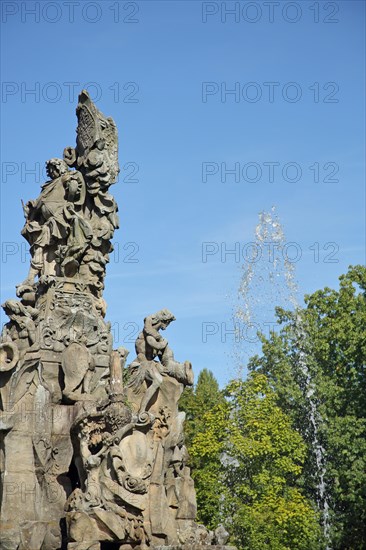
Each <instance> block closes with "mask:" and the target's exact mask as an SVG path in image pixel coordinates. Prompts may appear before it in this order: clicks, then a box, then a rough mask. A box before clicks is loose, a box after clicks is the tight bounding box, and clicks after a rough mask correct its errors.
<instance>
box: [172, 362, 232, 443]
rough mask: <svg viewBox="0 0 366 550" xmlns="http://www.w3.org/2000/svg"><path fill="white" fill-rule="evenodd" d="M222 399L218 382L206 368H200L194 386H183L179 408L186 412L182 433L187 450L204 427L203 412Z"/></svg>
mask: <svg viewBox="0 0 366 550" xmlns="http://www.w3.org/2000/svg"><path fill="white" fill-rule="evenodd" d="M223 400H224V396H223V393H222V392H221V391H220V388H219V383H218V381H217V380H216V378H215V377H214V375H213V373H212V372H211V371H210V370H208V369H203V370H201V372H200V373H199V375H198V379H197V383H196V385H195V386H194V388H189V387H186V388H185V390H184V392H183V394H182V396H181V398H180V401H179V408H180V409H181V410H182V411H184V412H185V413H186V421H185V426H184V433H185V441H186V446H187V448H188V450H189V448H190V445H191V443H192V441H193V439H194V437H195V435H196V434H197V433H199V432H202V431H204V429H205V426H204V422H203V414H204V413H205V412H207V411H210V410H211V409H212V408H213V407H214V406H215V405H217V404H218V403H220V402H222V401H223Z"/></svg>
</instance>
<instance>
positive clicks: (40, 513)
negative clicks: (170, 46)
mask: <svg viewBox="0 0 366 550" xmlns="http://www.w3.org/2000/svg"><path fill="white" fill-rule="evenodd" d="M76 112H77V117H78V128H77V142H76V147H75V148H73V147H66V148H65V150H64V155H63V159H59V158H53V159H51V160H49V161H48V162H47V173H48V176H49V180H48V181H47V182H46V183H45V184H44V185H43V186H42V188H41V192H40V195H39V197H38V198H37V199H35V200H30V201H28V202H27V203H26V204H25V205H23V209H24V215H25V224H24V227H23V230H22V235H23V236H24V237H25V239H26V240H27V241H28V243H29V245H30V253H31V262H30V268H29V273H28V275H27V277H26V279H25V280H24V281H23V282H22V283H20V284H19V285H18V286H17V295H18V298H19V300H7V301H6V302H5V303H4V304H3V306H2V307H3V309H4V311H5V313H6V314H7V315H8V317H9V322H8V323H6V325H5V326H4V328H3V331H2V334H1V338H0V437H1V439H0V465H1V483H0V506H1V509H0V518H1V520H0V548H1V549H2V550H21V549H23V550H30V549H32V550H38V549H39V550H59V549H61V548H62V550H66V548H67V549H68V550H72V549H73V550H100V549H101V548H104V547H107V546H105V545H108V543H113V544H114V545H115V546H113V548H117V547H119V548H120V549H122V550H128V549H131V550H132V549H133V548H135V547H138V548H140V549H141V550H145V549H147V548H152V547H156V546H162V545H174V546H177V545H186V544H195V545H197V544H198V545H202V544H205V545H207V544H211V542H212V541H213V540H214V536H216V539H215V540H217V541H218V542H219V544H224V542H223V541H224V539H225V536H224V533H223V531H222V530H221V531H219V532H218V533H217V534H216V535H214V533H211V532H209V531H207V529H205V528H204V527H203V526H199V525H197V524H196V523H195V516H196V498H195V491H194V484H193V480H192V478H191V476H190V470H189V467H188V453H187V449H186V447H185V445H184V435H183V423H184V413H183V412H180V411H179V410H178V401H179V398H180V395H181V393H182V391H183V388H184V386H185V385H190V384H192V383H193V373H192V366H191V363H190V362H189V361H185V362H183V363H180V362H178V361H177V360H176V359H175V358H174V354H173V352H172V350H171V348H170V346H169V344H168V341H167V340H166V339H165V338H164V337H163V336H162V334H161V331H163V330H165V329H166V328H167V327H168V326H169V324H170V323H171V322H173V321H174V320H175V317H174V315H173V314H172V313H171V312H170V311H168V310H167V309H162V310H160V311H158V312H157V313H155V314H153V315H149V316H147V317H146V318H145V320H144V327H143V330H142V332H141V333H140V334H139V336H138V338H137V340H136V345H135V349H136V358H135V359H133V361H132V362H131V363H130V364H129V365H128V366H126V361H127V356H128V350H126V349H125V348H118V349H117V350H114V349H113V342H112V335H111V327H110V324H109V323H108V322H106V321H105V320H104V316H105V313H106V304H105V302H104V300H103V297H102V292H103V288H104V277H105V270H106V264H107V263H108V260H109V254H110V252H111V251H112V244H111V239H112V237H113V233H114V230H115V229H116V228H117V227H118V216H117V210H118V208H117V205H116V203H115V200H114V198H113V197H112V195H111V194H110V193H109V187H110V186H111V185H112V184H114V183H115V182H116V179H117V175H118V172H119V167H118V157H117V131H116V126H115V124H114V122H113V120H112V119H111V118H107V117H105V116H104V115H103V114H102V113H101V112H100V111H99V110H98V109H97V107H96V106H95V105H94V104H93V103H92V101H91V100H90V98H89V96H88V94H87V92H85V91H83V92H82V93H81V94H80V96H79V103H78V106H77V111H76ZM111 548H112V547H111Z"/></svg>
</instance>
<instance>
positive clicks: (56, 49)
mask: <svg viewBox="0 0 366 550" xmlns="http://www.w3.org/2000/svg"><path fill="white" fill-rule="evenodd" d="M2 9H3V12H2V21H3V23H2V58H1V66H2V74H1V78H2V97H1V99H2V101H1V107H2V145H1V157H2V181H1V247H2V250H1V252H2V254H1V266H0V267H1V299H2V301H4V300H5V299H7V298H9V297H13V296H14V287H15V284H17V283H19V282H20V281H22V280H23V279H24V277H25V275H26V272H27V269H28V258H27V257H25V252H26V249H27V247H26V243H25V241H24V243H23V244H22V238H21V236H20V230H21V227H22V225H23V214H22V209H21V205H20V199H21V198H22V199H23V200H28V199H30V198H35V197H36V196H37V195H38V193H39V187H40V184H42V183H43V182H44V181H45V177H44V175H42V174H41V173H40V172H41V170H42V169H43V166H44V162H45V161H46V160H47V159H49V158H51V157H55V156H61V155H62V151H63V148H64V147H65V146H66V145H74V143H75V126H76V117H75V107H76V103H77V93H78V92H79V91H80V90H81V89H82V88H83V87H85V86H86V85H88V89H89V91H90V93H91V95H92V96H93V97H95V98H96V99H97V104H98V106H99V108H100V109H101V110H102V111H103V112H104V113H105V114H106V115H110V116H113V118H114V119H115V121H116V123H117V125H118V129H119V136H120V164H121V167H122V171H121V175H120V181H119V183H118V184H116V185H115V186H114V187H113V188H112V191H113V193H114V195H115V197H116V199H117V201H118V204H119V208H120V217H121V227H120V229H119V231H117V232H116V234H115V239H114V241H115V244H116V249H117V252H116V253H115V254H114V255H113V256H112V261H111V263H110V264H109V266H108V271H107V281H106V290H105V294H104V296H105V298H106V300H107V302H108V312H107V317H108V319H110V321H111V322H112V326H113V327H114V331H115V336H116V344H117V345H122V344H123V345H125V346H126V347H128V348H129V349H130V350H131V353H132V354H133V351H132V350H133V340H134V337H135V336H136V334H135V333H136V330H137V327H138V326H139V327H141V323H142V319H143V317H144V316H145V315H146V314H148V313H152V312H154V311H156V310H158V309H160V308H162V307H168V308H169V309H171V310H172V311H173V313H174V314H175V316H176V317H177V321H176V322H175V323H174V324H173V325H172V326H171V327H169V330H168V333H167V336H168V337H169V341H170V343H171V345H172V347H173V349H174V350H175V355H176V357H177V358H178V359H179V360H185V359H190V360H191V361H192V363H193V367H194V370H195V372H196V373H198V372H199V371H200V370H201V369H202V368H204V367H206V368H210V369H211V370H212V371H213V372H214V374H215V375H216V377H217V378H218V379H219V381H220V383H221V384H224V383H225V382H226V381H227V380H228V379H229V378H230V377H231V376H233V375H234V374H235V371H236V365H235V364H234V363H233V358H232V356H231V352H232V348H233V338H232V337H230V335H228V336H226V338H225V335H223V334H222V329H221V326H222V325H221V323H225V325H224V326H225V327H226V328H227V329H230V327H231V325H230V323H231V311H232V299H231V296H233V295H234V294H235V291H236V289H237V287H238V285H239V282H240V273H241V271H240V266H241V264H242V263H243V261H242V258H240V259H239V260H240V261H237V260H238V258H236V257H235V256H234V255H226V256H225V250H229V249H233V248H234V247H235V246H239V250H240V253H241V252H242V250H243V247H244V246H245V244H246V243H248V242H251V241H253V240H254V229H255V226H256V224H257V221H258V213H259V212H260V211H262V210H269V209H270V208H271V207H272V205H275V206H276V211H277V214H278V216H279V218H280V220H281V223H282V224H283V226H284V229H285V233H286V239H287V241H288V242H295V243H297V245H298V247H300V249H301V252H302V256H301V259H300V260H299V261H298V262H296V277H297V280H298V283H299V288H300V293H301V294H303V293H305V292H307V293H308V292H312V291H314V290H316V289H317V288H321V287H324V286H331V287H332V286H336V285H337V281H338V276H339V275H340V274H342V273H344V272H345V271H346V270H347V266H348V265H349V264H356V263H364V262H365V185H364V160H365V134H364V115H365V113H364V94H365V69H364V62H365V59H364V51H365V26H364V9H365V4H364V2H361V1H356V2H353V1H349V0H347V1H345V2H344V1H340V2H307V1H300V2H279V3H276V2H275V3H268V2H223V3H222V2H200V1H195V0H193V1H186V2H178V1H165V2H164V1H161V2H158V1H139V2H116V1H114V2H109V1H104V2H86V1H83V2H72V3H71V4H70V3H69V4H67V3H65V2H62V1H58V2H5V1H4V2H2ZM71 9H73V11H74V13H73V14H72V13H71V11H70V10H71ZM233 9H234V10H237V11H236V12H235V13H232V14H230V13H229V11H230V10H233ZM270 10H271V12H270ZM272 10H273V11H272ZM32 11H33V14H32V13H31V12H32ZM72 15H73V17H72ZM93 21H94V22H93ZM32 89H33V90H34V92H33V93H31V92H30V90H32ZM230 90H234V92H233V93H230ZM225 92H226V93H225ZM271 167H272V168H271ZM225 168H226V170H233V169H236V174H233V173H231V174H230V173H229V172H228V173H226V175H225ZM32 169H33V170H35V173H34V174H33V175H32V174H30V173H27V171H29V170H32ZM271 169H272V170H273V178H272V179H273V180H274V181H269V180H270V179H271V178H270V177H269V176H270V170H271ZM132 172H135V173H134V175H131V174H132ZM129 174H130V176H129ZM129 180H137V181H129ZM337 180H338V181H337ZM207 242H210V243H217V250H218V252H217V253H216V252H215V253H213V254H212V255H211V256H207V257H206V259H207V261H206V262H203V261H202V250H203V247H205V246H206V245H204V244H203V243H207ZM235 243H239V244H238V245H235ZM315 243H319V244H318V245H315V247H314V244H315ZM329 243H334V244H331V245H329ZM327 246H328V248H325V247H327ZM329 246H330V247H329ZM316 247H319V261H315V260H316V259H317V258H316V257H315V256H314V254H315V252H314V248H316ZM214 249H215V250H216V247H214ZM204 250H205V249H204ZM222 251H223V252H224V257H223V258H221V252H222ZM332 251H334V255H333V256H329V253H330V252H332ZM135 260H137V261H135ZM222 260H224V261H222ZM330 260H337V261H330ZM274 305H275V304H268V308H269V309H271V308H272V306H274ZM2 321H5V316H4V315H2ZM205 323H216V324H217V326H219V327H220V330H219V331H218V333H217V334H216V335H212V336H210V337H207V338H206V342H204V341H203V340H204V339H203V338H202V330H203V327H204V326H205ZM225 339H226V341H222V340H225ZM130 340H131V341H130ZM243 345H244V346H245V345H246V343H245V342H243Z"/></svg>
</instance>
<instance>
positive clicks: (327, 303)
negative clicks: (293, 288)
mask: <svg viewBox="0 0 366 550" xmlns="http://www.w3.org/2000/svg"><path fill="white" fill-rule="evenodd" d="M277 316H278V321H279V323H280V325H281V329H280V332H279V333H278V334H275V333H273V334H272V335H271V337H270V338H268V339H267V338H265V337H264V336H262V349H263V355H262V356H261V357H258V356H257V357H254V358H253V359H252V360H251V363H250V370H251V371H252V372H257V373H262V374H264V375H265V376H266V377H267V378H268V380H269V383H270V385H271V387H272V388H273V390H274V395H275V396H276V400H277V404H278V405H279V406H280V407H281V409H282V410H283V411H284V412H285V413H286V414H288V415H289V417H290V418H291V420H292V422H293V425H294V426H295V428H296V429H297V430H298V432H299V433H300V434H301V435H302V437H303V439H304V441H305V442H306V444H307V453H306V459H305V467H304V472H303V487H304V490H305V492H306V495H307V496H308V498H309V499H312V500H313V501H314V502H317V503H318V505H319V508H320V509H323V511H324V506H325V504H329V505H330V525H331V532H330V543H329V546H330V547H331V548H333V549H342V550H344V549H348V550H361V549H364V548H366V369H365V366H366V331H365V329H366V268H365V267H362V266H354V267H350V268H349V270H348V273H347V274H345V275H342V276H341V277H340V286H339V290H332V289H330V288H325V289H323V290H319V291H317V292H315V293H313V294H311V295H308V296H306V297H305V308H304V309H302V310H300V311H297V312H295V313H294V312H289V311H284V310H280V309H278V310H277ZM304 366H305V368H304ZM312 420H314V422H312ZM319 451H322V453H321V454H322V457H321V458H322V460H321V462H320V467H319V456H318V457H317V453H318V454H319ZM322 475H323V476H324V481H325V493H324V494H323V495H321V494H320V491H319V487H320V484H321V476H322ZM325 511H326V510H325ZM323 522H324V516H323Z"/></svg>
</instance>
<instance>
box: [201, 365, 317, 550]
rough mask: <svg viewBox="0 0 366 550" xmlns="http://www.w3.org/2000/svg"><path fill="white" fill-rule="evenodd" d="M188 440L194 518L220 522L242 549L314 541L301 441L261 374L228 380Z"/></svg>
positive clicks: (307, 545)
mask: <svg viewBox="0 0 366 550" xmlns="http://www.w3.org/2000/svg"><path fill="white" fill-rule="evenodd" d="M226 396H227V399H226V400H225V401H224V402H221V403H220V404H218V405H217V406H216V407H215V408H214V409H213V410H211V411H210V412H208V413H206V414H205V415H204V418H203V422H204V424H205V430H204V431H200V432H199V433H197V434H196V436H195V438H194V440H193V444H192V446H191V454H192V456H193V458H194V460H198V459H199V460H200V466H201V467H200V468H199V469H197V470H196V472H195V479H196V481H198V483H197V485H198V491H197V493H198V495H197V496H198V502H199V504H200V506H199V509H200V519H201V520H203V522H204V523H206V524H207V525H208V526H209V527H215V526H216V525H217V524H218V523H219V522H222V523H224V524H225V526H226V527H227V529H228V530H229V532H230V533H231V535H232V539H231V540H232V542H233V543H234V544H236V545H237V547H238V548H240V549H243V550H247V549H248V550H249V549H250V550H262V549H263V548H271V549H273V550H290V549H291V550H296V549H299V550H300V549H304V550H305V549H306V550H310V549H312V548H314V549H315V548H319V528H318V524H317V518H316V514H315V512H314V510H313V508H312V507H311V506H310V504H309V502H308V501H307V500H306V499H305V498H304V496H303V495H302V493H301V490H300V488H299V486H298V479H299V478H300V476H301V472H302V464H303V462H304V459H305V455H306V446H305V444H304V442H303V441H302V438H301V436H300V435H299V434H298V433H297V432H296V431H295V430H293V428H292V427H291V422H290V419H289V417H288V416H287V415H286V414H285V413H284V412H283V411H282V410H281V409H280V407H279V406H278V405H277V404H276V396H275V394H274V392H273V390H272V389H271V388H270V386H269V384H268V381H267V378H266V377H265V376H264V375H261V374H256V373H254V374H253V375H251V376H250V377H249V378H248V380H246V381H244V382H242V381H234V382H232V383H231V384H229V386H228V387H227V390H226Z"/></svg>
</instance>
